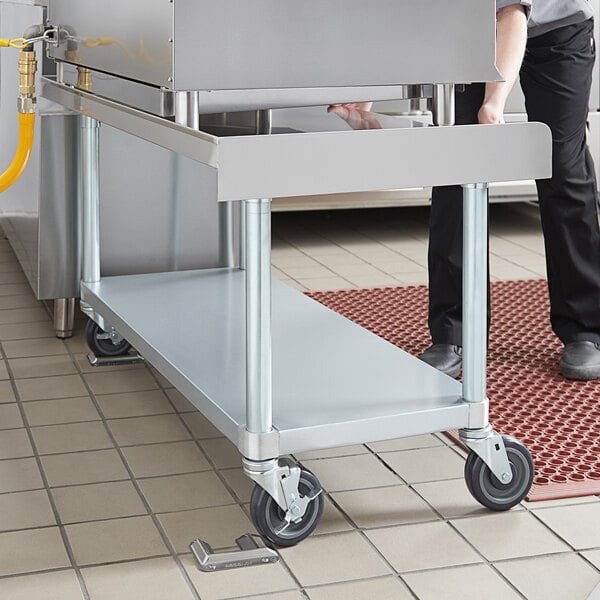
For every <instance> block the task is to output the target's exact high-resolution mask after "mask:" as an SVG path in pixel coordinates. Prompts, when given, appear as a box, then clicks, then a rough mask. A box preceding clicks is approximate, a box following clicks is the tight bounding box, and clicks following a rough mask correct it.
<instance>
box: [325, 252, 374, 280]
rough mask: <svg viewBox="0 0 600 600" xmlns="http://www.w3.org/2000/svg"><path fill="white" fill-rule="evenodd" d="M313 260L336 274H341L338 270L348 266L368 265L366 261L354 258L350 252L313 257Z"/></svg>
mask: <svg viewBox="0 0 600 600" xmlns="http://www.w3.org/2000/svg"><path fill="white" fill-rule="evenodd" d="M314 259H315V260H316V261H317V262H319V263H321V264H322V265H325V266H326V267H329V268H330V269H332V270H333V271H335V272H336V273H338V274H341V272H342V271H341V270H340V267H346V266H349V265H367V264H369V263H367V262H366V261H364V260H363V259H362V258H360V257H358V256H355V255H354V254H351V253H350V252H346V251H345V250H342V252H341V253H337V254H325V255H323V254H319V255H315V256H314Z"/></svg>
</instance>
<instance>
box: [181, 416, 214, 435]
mask: <svg viewBox="0 0 600 600" xmlns="http://www.w3.org/2000/svg"><path fill="white" fill-rule="evenodd" d="M181 418H182V419H183V422H184V423H185V424H186V426H187V427H188V428H189V430H190V431H191V432H192V435H193V436H194V437H195V438H196V439H197V440H205V439H209V438H215V437H223V434H222V433H221V432H220V431H219V430H218V429H217V428H216V427H215V426H214V425H213V424H212V423H211V422H210V421H209V420H208V419H207V418H206V417H205V416H204V415H203V414H202V413H200V412H198V411H195V412H192V413H184V414H182V415H181Z"/></svg>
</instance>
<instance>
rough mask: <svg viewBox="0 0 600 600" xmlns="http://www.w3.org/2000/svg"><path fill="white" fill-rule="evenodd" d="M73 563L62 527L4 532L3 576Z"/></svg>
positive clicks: (0, 571)
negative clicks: (68, 554)
mask: <svg viewBox="0 0 600 600" xmlns="http://www.w3.org/2000/svg"><path fill="white" fill-rule="evenodd" d="M70 566H71V561H70V560H69V557H68V556H67V552H66V550H65V545H64V544H63V541H62V538H61V536H60V532H59V530H58V527H46V528H44V529H29V530H27V531H10V532H8V533H0V575H17V574H20V573H32V572H34V571H45V570H50V569H60V568H61V567H70ZM0 589H1V588H0Z"/></svg>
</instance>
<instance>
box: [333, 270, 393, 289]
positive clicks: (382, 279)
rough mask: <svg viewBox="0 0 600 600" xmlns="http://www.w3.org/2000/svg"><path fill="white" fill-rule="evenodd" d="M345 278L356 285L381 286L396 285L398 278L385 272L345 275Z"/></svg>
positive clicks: (362, 286)
mask: <svg viewBox="0 0 600 600" xmlns="http://www.w3.org/2000/svg"><path fill="white" fill-rule="evenodd" d="M345 278H346V279H347V280H348V281H349V282H350V283H352V284H354V285H356V286H357V287H361V288H364V287H381V286H389V285H391V286H394V285H398V279H396V278H395V277H393V276H392V275H388V274H387V273H381V274H376V273H374V274H372V275H346V276H345Z"/></svg>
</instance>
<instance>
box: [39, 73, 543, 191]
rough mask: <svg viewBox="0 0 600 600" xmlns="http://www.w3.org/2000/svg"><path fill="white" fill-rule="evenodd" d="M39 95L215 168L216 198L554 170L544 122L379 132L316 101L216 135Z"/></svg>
mask: <svg viewBox="0 0 600 600" xmlns="http://www.w3.org/2000/svg"><path fill="white" fill-rule="evenodd" d="M42 95H43V96H44V97H46V98H48V99H50V100H53V101H55V102H57V103H58V104H61V105H63V106H65V107H66V108H68V109H70V110H73V111H75V112H78V113H80V114H84V115H87V116H90V117H93V118H95V119H97V120H99V121H100V122H103V123H106V124H107V125H112V126H113V127H116V128H117V129H121V130H122V131H125V132H127V133H130V134H132V135H135V136H137V137H140V138H142V139H145V140H147V141H149V142H152V143H154V144H157V145H159V146H162V147H164V148H167V149H169V150H172V151H174V152H177V153H179V154H182V155H184V156H188V157H189V158H192V159H193V160H196V161H199V162H201V163H203V164H205V165H207V166H209V167H212V168H213V169H215V171H216V176H217V190H218V192H217V199H218V200H219V201H229V200H245V199H251V198H280V197H288V196H300V195H314V194H327V193H339V192H361V191H373V190H385V189H398V188H411V187H423V186H429V185H453V184H467V183H478V182H494V181H521V180H524V179H543V178H547V177H550V175H551V135H550V130H549V129H548V128H547V127H546V126H545V125H542V124H541V123H513V124H506V125H468V126H454V127H423V126H417V127H413V126H411V125H413V123H410V122H408V121H407V120H406V119H402V118H395V117H388V116H380V117H378V118H379V119H380V121H381V127H382V128H381V129H371V130H367V131H354V130H349V129H350V128H349V127H348V126H347V124H346V123H345V122H344V121H342V120H341V119H340V118H339V117H337V116H336V115H326V114H325V109H324V108H323V107H321V108H316V109H299V110H298V112H295V111H285V115H284V118H282V119H281V122H278V120H277V117H275V118H274V124H275V129H274V133H272V134H268V135H213V134H210V133H207V132H204V131H196V130H194V129H190V128H188V127H184V126H182V125H178V124H176V123H174V122H172V121H170V120H168V119H165V118H162V117H156V116H154V115H150V114H148V113H145V112H142V111H140V110H136V109H134V108H131V107H128V106H124V105H122V104H119V103H116V102H114V101H111V100H107V99H104V98H100V97H97V96H95V95H93V94H91V93H89V92H84V91H82V90H77V89H73V88H70V87H68V86H66V85H64V84H60V83H56V82H54V81H51V80H49V79H44V80H43V87H42ZM315 111H316V112H315ZM275 112H276V111H274V113H275ZM312 122H314V123H316V124H317V126H316V127H314V128H313V127H312V126H311V123H312ZM330 125H331V127H330ZM407 125H408V126H407ZM420 125H422V124H420ZM307 129H308V130H309V131H307ZM310 129H316V131H310ZM327 129H330V130H327ZM215 133H217V132H215ZM232 133H236V131H235V130H234V131H232ZM238 133H239V132H238Z"/></svg>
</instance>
